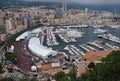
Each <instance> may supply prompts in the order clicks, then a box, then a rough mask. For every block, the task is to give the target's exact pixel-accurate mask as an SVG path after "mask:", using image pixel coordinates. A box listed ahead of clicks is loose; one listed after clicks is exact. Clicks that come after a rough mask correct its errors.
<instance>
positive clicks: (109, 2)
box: [26, 0, 120, 4]
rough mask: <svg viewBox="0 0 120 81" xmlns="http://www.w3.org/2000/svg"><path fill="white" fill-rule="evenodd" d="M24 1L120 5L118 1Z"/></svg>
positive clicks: (119, 0)
mask: <svg viewBox="0 0 120 81" xmlns="http://www.w3.org/2000/svg"><path fill="white" fill-rule="evenodd" d="M26 1H47V2H48V1H50V2H71V3H73V2H74V3H79V4H120V0H26Z"/></svg>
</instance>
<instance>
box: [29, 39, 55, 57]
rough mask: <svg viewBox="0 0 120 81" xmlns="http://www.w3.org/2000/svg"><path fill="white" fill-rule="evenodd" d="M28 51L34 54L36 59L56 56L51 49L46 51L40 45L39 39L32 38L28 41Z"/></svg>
mask: <svg viewBox="0 0 120 81" xmlns="http://www.w3.org/2000/svg"><path fill="white" fill-rule="evenodd" d="M28 48H29V50H30V51H31V52H32V53H33V54H35V55H36V56H38V57H41V58H43V59H45V58H47V57H49V56H55V55H57V52H56V51H53V50H52V49H48V48H46V47H44V46H42V45H41V44H40V40H39V38H36V37H33V38H31V39H30V40H29V43H28Z"/></svg>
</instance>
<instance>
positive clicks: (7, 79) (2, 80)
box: [0, 78, 14, 81]
mask: <svg viewBox="0 0 120 81" xmlns="http://www.w3.org/2000/svg"><path fill="white" fill-rule="evenodd" d="M0 81H14V80H13V79H12V78H1V79H0Z"/></svg>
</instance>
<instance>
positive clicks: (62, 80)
mask: <svg viewBox="0 0 120 81" xmlns="http://www.w3.org/2000/svg"><path fill="white" fill-rule="evenodd" d="M76 73H77V69H76V68H75V67H72V68H71V69H70V71H69V73H68V75H65V73H64V72H58V73H57V74H55V75H54V79H55V80H56V81H78V80H77V78H76Z"/></svg>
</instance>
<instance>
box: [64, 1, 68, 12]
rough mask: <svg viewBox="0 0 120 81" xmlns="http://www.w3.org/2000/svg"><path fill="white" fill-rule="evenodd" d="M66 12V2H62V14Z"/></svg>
mask: <svg viewBox="0 0 120 81" xmlns="http://www.w3.org/2000/svg"><path fill="white" fill-rule="evenodd" d="M66 11H67V4H66V2H63V13H64V12H66Z"/></svg>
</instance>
